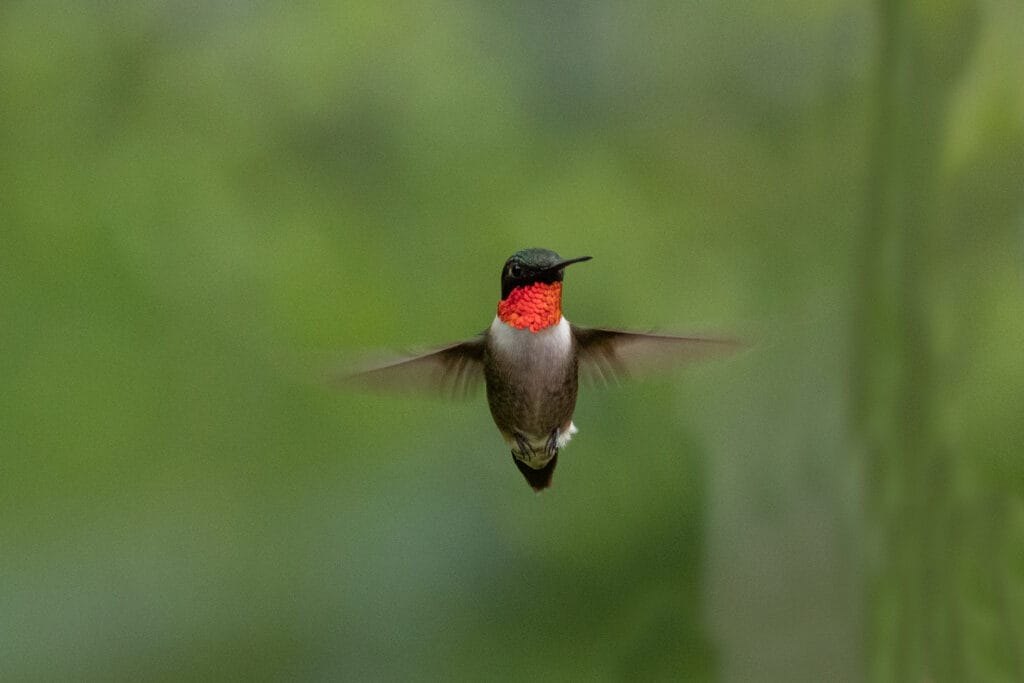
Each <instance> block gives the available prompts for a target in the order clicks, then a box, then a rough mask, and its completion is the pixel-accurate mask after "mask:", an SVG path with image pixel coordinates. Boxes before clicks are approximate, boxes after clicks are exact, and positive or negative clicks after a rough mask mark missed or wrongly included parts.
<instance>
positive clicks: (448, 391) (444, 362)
mask: <svg viewBox="0 0 1024 683" xmlns="http://www.w3.org/2000/svg"><path fill="white" fill-rule="evenodd" d="M483 358H484V338H483V335H480V336H478V337H475V338H473V339H470V340H469V341H464V342H456V343H454V344H448V345H447V346H442V347H440V348H437V349H433V350H430V351H427V352H424V353H419V354H415V355H411V356H402V357H399V358H394V359H392V360H390V361H386V362H383V363H377V364H373V365H371V366H369V367H364V368H363V369H356V370H355V371H349V372H343V373H341V374H340V375H336V376H335V377H334V378H333V381H334V383H335V384H337V385H338V386H352V387H361V388H367V389H374V390H380V391H388V392H402V393H415V394H428V395H429V394H433V395H435V396H443V397H445V398H454V399H458V400H462V399H466V398H470V397H471V396H473V395H474V393H475V392H476V390H477V389H478V388H479V386H480V384H481V383H482V381H483V378H484V373H483V367H484V366H483Z"/></svg>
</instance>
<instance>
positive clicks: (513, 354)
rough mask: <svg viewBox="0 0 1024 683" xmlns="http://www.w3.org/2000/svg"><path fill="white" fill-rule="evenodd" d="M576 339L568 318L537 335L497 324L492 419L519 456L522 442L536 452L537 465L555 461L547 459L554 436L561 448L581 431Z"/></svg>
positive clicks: (492, 347) (490, 371) (489, 372)
mask: <svg viewBox="0 0 1024 683" xmlns="http://www.w3.org/2000/svg"><path fill="white" fill-rule="evenodd" d="M499 326H500V327H499ZM571 334H572V333H571V331H570V328H569V324H568V322H567V321H566V320H565V319H564V318H563V319H562V320H561V321H560V322H559V323H558V324H557V325H553V326H552V327H549V328H547V329H544V330H541V331H540V332H536V333H534V332H530V331H529V330H519V329H515V328H511V327H509V326H508V325H506V324H505V323H502V322H500V321H499V320H497V319H496V320H495V323H494V324H492V328H491V335H490V337H491V339H490V343H489V344H488V353H489V354H490V356H491V357H490V358H489V359H488V360H489V362H488V363H487V364H486V372H485V374H486V379H487V399H488V404H489V405H490V408H491V415H492V416H493V417H494V422H495V424H497V426H498V429H500V430H501V432H502V434H503V435H504V436H505V438H506V439H507V440H508V442H509V444H510V445H511V446H512V447H513V451H520V450H521V449H519V448H518V441H517V436H518V437H519V438H521V439H524V440H525V441H526V442H527V443H528V444H529V445H530V447H531V449H532V450H534V451H535V453H536V454H537V456H538V459H537V461H536V463H530V464H531V465H536V466H542V465H543V464H544V462H546V461H547V459H549V458H550V456H547V455H543V454H545V453H546V450H547V449H546V444H547V443H548V440H549V439H551V438H552V434H554V435H555V439H556V441H557V446H559V447H560V446H562V445H564V444H565V443H566V442H567V441H568V440H569V437H570V436H571V434H572V432H574V431H575V428H573V427H572V424H571V423H572V414H573V410H574V408H575V406H576V389H577V367H576V361H575V357H574V356H573V348H572V336H571ZM525 455H526V456H527V458H526V459H530V458H529V455H530V454H525Z"/></svg>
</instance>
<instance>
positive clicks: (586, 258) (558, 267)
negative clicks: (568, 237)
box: [541, 256, 594, 273]
mask: <svg viewBox="0 0 1024 683" xmlns="http://www.w3.org/2000/svg"><path fill="white" fill-rule="evenodd" d="M592 258H594V257H593V256H578V257H576V258H568V259H565V260H564V261H559V262H558V263H556V264H555V265H553V266H551V267H549V268H545V269H544V270H542V271H541V272H542V273H548V272H551V271H552V270H561V269H562V268H565V267H566V266H568V265H571V264H573V263H580V262H582V261H589V260H590V259H592Z"/></svg>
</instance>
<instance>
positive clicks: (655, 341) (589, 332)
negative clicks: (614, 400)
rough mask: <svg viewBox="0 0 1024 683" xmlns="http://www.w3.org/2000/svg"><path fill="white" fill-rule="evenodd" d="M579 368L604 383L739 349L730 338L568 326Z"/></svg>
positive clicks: (736, 342)
mask: <svg viewBox="0 0 1024 683" xmlns="http://www.w3.org/2000/svg"><path fill="white" fill-rule="evenodd" d="M572 331H573V336H574V337H575V338H576V343H577V345H578V348H579V354H580V370H581V371H582V372H583V374H584V376H585V377H587V378H588V379H591V380H598V381H601V382H604V383H608V382H610V381H618V380H623V379H626V378H630V377H640V376H643V375H649V374H651V373H654V372H658V371H659V370H664V369H667V368H670V367H672V366H673V365H680V364H683V363H688V362H694V361H698V360H702V359H705V358H710V357H713V356H717V355H724V354H726V353H731V352H734V351H737V350H739V349H740V348H742V346H743V345H742V344H741V343H740V342H738V341H736V340H733V339H721V338H712V337H696V336H695V337H677V336H672V335H664V334H645V333H640V332H626V331H624V330H607V329H602V328H599V327H578V326H576V325H573V326H572Z"/></svg>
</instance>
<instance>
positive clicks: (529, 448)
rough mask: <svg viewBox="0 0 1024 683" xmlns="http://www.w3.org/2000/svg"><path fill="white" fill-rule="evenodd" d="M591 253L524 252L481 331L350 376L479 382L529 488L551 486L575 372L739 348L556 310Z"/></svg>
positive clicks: (458, 391) (454, 384) (628, 370)
mask: <svg viewBox="0 0 1024 683" xmlns="http://www.w3.org/2000/svg"><path fill="white" fill-rule="evenodd" d="M590 259H591V257H590V256H580V257H578V258H571V259H563V258H562V257H560V256H559V255H558V254H556V253H555V252H553V251H551V250H549V249H522V250H520V251H517V252H516V253H514V254H512V256H510V257H509V258H508V260H507V261H505V265H504V266H503V267H502V269H501V301H500V302H498V312H497V315H495V317H494V320H493V321H492V322H491V325H490V327H488V328H487V329H486V330H485V331H484V332H482V333H480V334H479V335H477V336H476V337H474V338H472V339H470V340H468V341H462V342H456V343H454V344H449V345H447V346H442V347H440V348H436V349H433V350H431V351H429V352H427V353H423V354H420V355H416V356H412V357H406V358H402V359H400V360H397V361H394V362H391V363H389V364H386V365H383V366H379V367H375V368H372V369H369V370H366V371H363V372H360V373H357V374H355V375H350V376H349V379H354V380H356V381H358V382H360V383H362V384H366V385H370V386H374V387H381V388H385V389H399V390H404V389H429V390H434V391H440V392H447V393H450V394H455V395H466V394H468V393H470V392H471V391H472V390H473V389H474V388H476V386H478V385H479V382H480V380H483V381H484V382H485V384H486V386H487V403H488V405H489V406H490V409H491V416H492V417H493V418H494V424H495V425H497V427H498V431H500V432H501V435H502V436H503V437H504V439H505V442H506V443H507V444H508V446H509V448H510V449H511V451H512V460H513V461H514V462H515V464H516V467H518V468H519V471H520V472H522V473H523V476H525V477H526V481H527V482H528V483H529V484H530V486H532V487H533V489H534V490H535V491H541V490H543V489H545V488H547V487H548V486H549V485H550V484H551V476H552V474H553V473H554V470H555V464H556V463H557V462H558V451H559V449H561V448H562V447H564V446H565V445H566V444H567V443H569V440H570V439H571V438H572V435H573V434H575V433H576V431H577V430H576V425H574V424H573V421H572V416H573V411H574V409H575V407H576V392H577V387H578V383H579V380H578V378H579V372H580V370H583V371H584V372H587V373H588V374H590V375H593V376H596V377H597V378H599V379H603V380H608V379H617V378H621V377H625V376H629V375H630V374H634V373H636V372H638V371H643V370H653V369H657V368H659V367H662V366H665V365H668V364H671V363H672V362H673V361H680V360H690V359H694V358H696V357H699V356H704V355H710V354H712V353H715V352H722V351H726V350H729V349H732V348H734V347H735V346H736V343H735V342H733V341H729V340H725V339H711V338H702V337H677V336H668V335H658V334H643V333H639V332H627V331H621V330H611V329H603V328H597V327H581V326H579V325H574V324H572V323H570V322H569V321H568V320H567V319H566V318H565V317H564V316H563V315H562V279H563V277H564V275H565V268H566V266H569V265H571V264H573V263H581V262H583V261H589V260H590Z"/></svg>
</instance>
